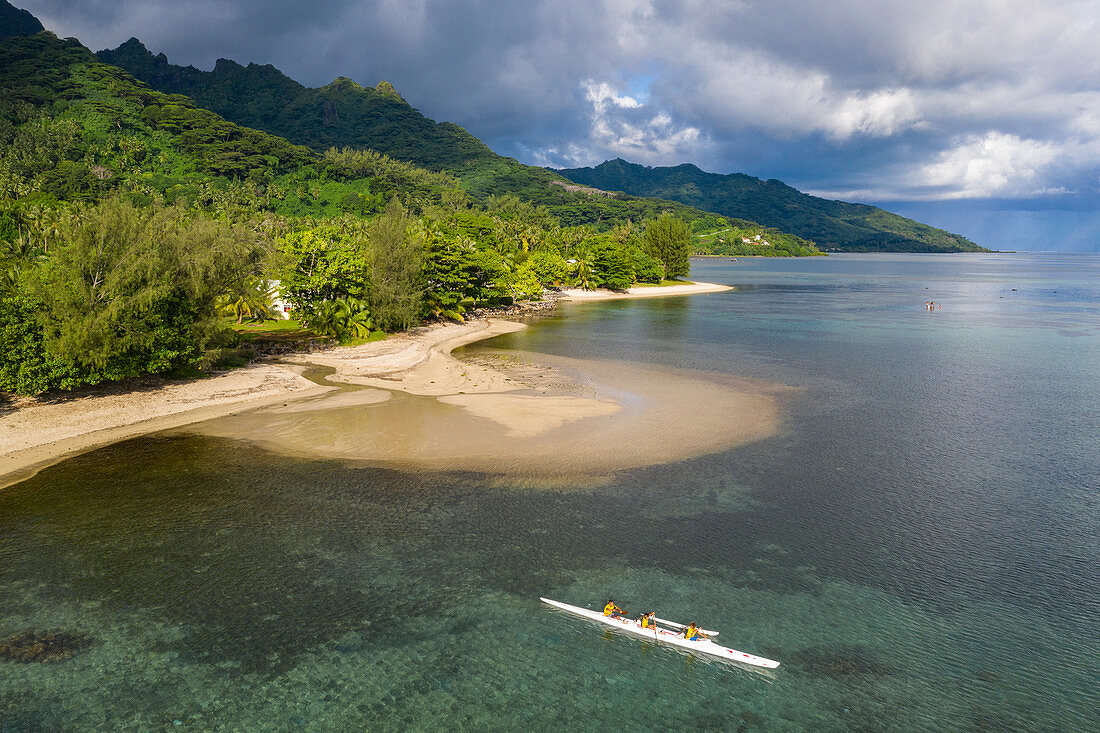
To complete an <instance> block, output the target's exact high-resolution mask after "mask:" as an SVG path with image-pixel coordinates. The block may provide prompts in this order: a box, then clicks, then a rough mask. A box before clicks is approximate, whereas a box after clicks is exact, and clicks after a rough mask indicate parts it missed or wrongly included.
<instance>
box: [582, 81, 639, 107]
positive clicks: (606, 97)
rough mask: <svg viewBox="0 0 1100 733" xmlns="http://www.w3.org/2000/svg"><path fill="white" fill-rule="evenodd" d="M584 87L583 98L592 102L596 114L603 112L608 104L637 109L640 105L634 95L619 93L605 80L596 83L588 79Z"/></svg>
mask: <svg viewBox="0 0 1100 733" xmlns="http://www.w3.org/2000/svg"><path fill="white" fill-rule="evenodd" d="M584 88H585V94H584V98H585V99H587V100H588V101H589V102H591V103H592V107H593V108H594V109H595V110H596V114H597V115H602V114H604V113H605V112H606V111H607V108H608V106H614V107H618V108H619V109H637V108H638V107H641V106H642V105H641V103H640V102H638V100H636V99H634V97H628V96H626V95H620V94H619V93H618V92H616V91H615V89H614V88H613V87H612V86H611V85H610V84H608V83H607V82H606V81H604V82H600V83H598V84H597V83H596V82H594V81H592V80H591V79H589V80H588V81H586V82H585V83H584Z"/></svg>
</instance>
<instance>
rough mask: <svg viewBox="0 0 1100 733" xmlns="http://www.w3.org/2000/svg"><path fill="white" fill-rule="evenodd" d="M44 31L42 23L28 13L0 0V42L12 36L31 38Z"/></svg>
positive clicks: (5, 0)
mask: <svg viewBox="0 0 1100 733" xmlns="http://www.w3.org/2000/svg"><path fill="white" fill-rule="evenodd" d="M44 30H46V29H45V27H43V25H42V21H40V20H39V19H38V18H36V17H34V15H32V14H31V13H30V12H29V11H27V10H22V9H20V8H17V7H15V6H14V5H12V4H11V3H9V2H7V0H0V40H3V39H5V38H10V37H12V36H33V35H34V34H35V33H40V32H42V31H44Z"/></svg>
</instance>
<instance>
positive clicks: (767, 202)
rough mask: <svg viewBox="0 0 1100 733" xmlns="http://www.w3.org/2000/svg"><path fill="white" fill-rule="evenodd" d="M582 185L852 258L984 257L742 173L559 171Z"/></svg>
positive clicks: (938, 235)
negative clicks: (725, 219)
mask: <svg viewBox="0 0 1100 733" xmlns="http://www.w3.org/2000/svg"><path fill="white" fill-rule="evenodd" d="M556 172H558V173H561V174H562V175H564V176H565V177H566V178H568V179H569V180H571V181H574V182H576V183H579V184H583V185H585V186H595V187H597V188H601V189H606V190H609V191H625V192H626V193H629V194H632V195H635V196H654V197H656V198H662V199H670V200H672V201H679V202H681V203H684V204H688V205H689V206H694V207H697V208H700V209H703V210H705V211H714V212H717V213H719V214H724V215H725V216H736V217H741V218H744V219H751V220H753V221H758V222H761V223H763V224H766V225H767V226H770V227H775V228H777V229H780V230H783V231H786V232H792V233H794V234H797V235H799V236H800V237H805V238H807V239H811V240H813V241H815V242H816V243H817V244H818V245H819V246H820V247H824V248H836V249H840V250H844V251H851V252H898V251H903V252H977V251H985V249H984V248H983V247H980V246H978V245H976V244H974V243H973V242H971V241H970V240H968V239H966V238H965V237H961V236H959V235H958V234H952V233H950V232H946V231H944V230H942V229H936V228H935V227H930V226H928V225H926V224H921V223H920V222H916V221H913V220H912V219H906V218H904V217H901V216H898V215H897V214H891V213H890V212H889V211H885V210H883V209H880V208H878V207H876V206H868V205H866V204H850V203H845V202H843V201H830V200H827V199H822V198H817V197H816V196H809V195H807V194H804V193H802V192H800V191H798V190H796V189H794V188H791V187H790V186H788V185H786V184H785V183H782V182H781V181H776V180H770V181H761V180H760V179H759V178H753V177H752V176H747V175H744V174H741V173H733V174H730V175H719V174H717V173H707V172H705V171H702V170H700V169H699V168H697V167H696V166H694V165H691V164H690V163H685V164H683V165H678V166H674V167H657V168H652V167H649V166H644V165H637V164H635V163H629V162H627V161H625V160H622V159H616V160H609V161H607V162H605V163H602V164H600V165H598V166H596V167H595V168H570V169H566V170H561V171H556Z"/></svg>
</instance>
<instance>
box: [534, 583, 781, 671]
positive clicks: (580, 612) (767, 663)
mask: <svg viewBox="0 0 1100 733" xmlns="http://www.w3.org/2000/svg"><path fill="white" fill-rule="evenodd" d="M539 600H541V601H542V602H543V603H546V604H549V605H551V606H553V607H554V608H558V609H561V610H562V611H567V612H568V613H572V614H574V615H577V616H580V617H581V618H586V619H588V620H589V621H595V622H597V623H601V624H605V625H607V626H610V627H612V628H614V629H618V630H619V631H624V632H626V633H628V634H632V635H634V636H638V637H641V638H643V639H648V640H649V641H653V642H656V643H658V644H668V645H669V646H675V647H679V648H681V649H686V650H688V651H692V652H698V653H700V654H706V655H707V656H710V657H717V658H718V659H728V660H731V661H734V662H741V663H742V664H751V665H753V666H754V667H765V668H767V669H775V668H776V667H778V666H779V662H776V661H773V660H771V659H764V658H763V657H758V656H756V655H754V654H748V653H747V652H741V651H738V650H736V649H730V648H729V647H724V646H721V645H720V644H715V643H714V642H713V641H710V640H709V639H700V640H699V641H688V640H687V639H685V638H684V637H683V636H682V635H681V634H677V633H674V632H672V631H666V630H665V629H653V628H649V629H643V628H642V627H641V625H640V624H639V623H638V622H637V621H634V620H631V619H628V618H621V617H620V618H611V617H610V616H604V615H603V613H601V612H599V611H591V610H589V609H587V608H581V607H580V606H570V605H569V604H568V603H562V602H561V601H552V600H550V599H549V598H540V599H539Z"/></svg>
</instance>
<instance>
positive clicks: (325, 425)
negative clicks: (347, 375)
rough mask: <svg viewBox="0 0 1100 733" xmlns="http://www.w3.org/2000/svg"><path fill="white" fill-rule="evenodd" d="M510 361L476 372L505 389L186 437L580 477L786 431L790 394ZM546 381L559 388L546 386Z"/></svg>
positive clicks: (636, 370)
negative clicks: (783, 405)
mask: <svg viewBox="0 0 1100 733" xmlns="http://www.w3.org/2000/svg"><path fill="white" fill-rule="evenodd" d="M504 353H505V354H506V355H507V360H506V361H502V363H501V364H500V365H497V366H478V367H477V369H479V370H481V369H488V370H489V371H492V372H496V376H495V377H494V379H495V380H503V379H511V380H512V382H511V386H510V388H509V389H508V390H507V391H503V392H491V391H482V392H475V393H467V394H452V395H442V396H439V395H424V394H414V393H411V392H406V391H392V392H391V395H392V396H391V398H390V399H388V400H386V401H384V402H377V403H373V404H370V405H367V406H363V407H348V408H334V409H329V410H324V411H313V412H308V413H300V414H295V415H286V414H279V413H277V412H276V411H274V410H270V409H259V410H254V411H250V412H248V413H241V414H237V415H234V416H230V417H225V418H221V419H218V420H211V421H207V422H204V423H201V424H196V425H192V426H190V427H189V428H187V429H188V431H189V432H199V433H202V434H205V435H210V436H216V437H222V438H232V439H236V440H247V441H250V442H253V443H256V444H258V445H261V446H262V447H264V448H265V449H268V450H272V451H275V452H280V453H284V454H288V455H296V456H302V457H323V458H334V459H340V460H347V461H352V462H366V463H371V464H375V465H385V466H392V467H397V468H410V467H411V468H420V469H428V470H470V471H481V472H487V473H495V474H503V475H508V476H530V477H536V478H540V479H545V478H558V477H562V478H571V477H579V476H600V475H605V474H608V473H612V472H614V471H618V470H622V469H627V468H636V467H641V466H648V465H655V464H659V463H668V462H672V461H678V460H684V459H687V458H691V457H695V456H699V455H704V454H707V453H714V452H717V451H721V450H725V449H728V448H730V447H733V446H736V445H739V444H743V443H747V442H750V441H753V440H758V439H761V438H764V437H768V436H770V435H773V434H775V432H776V431H777V430H778V427H779V422H780V421H779V406H778V405H779V399H780V397H781V395H782V393H784V392H788V391H790V390H789V388H786V387H782V386H780V385H773V384H767V383H763V382H758V381H749V380H739V379H731V378H729V377H723V376H717V375H710V374H694V373H689V372H683V371H679V370H674V369H667V368H656V367H649V366H644V365H636V364H627V363H622V362H599V361H590V360H579V359H569V358H563V357H550V356H546V355H543V354H525V353H523V352H516V351H511V350H509V351H507V352H504ZM479 361H481V363H482V364H489V363H491V362H486V361H482V360H481V358H480V357H479ZM458 363H460V364H461V363H462V362H458ZM465 366H466V367H467V369H470V367H471V366H472V365H469V364H467V365H465ZM480 373H483V372H480V371H479V374H480ZM540 375H541V377H542V378H540ZM481 378H483V377H479V379H481ZM543 380H545V381H547V382H549V383H550V384H551V385H552V386H550V387H542V386H541V385H540V382H541V381H543ZM368 389H370V388H368ZM315 399H316V400H319V401H323V400H325V399H327V397H321V398H315ZM310 401H313V400H310Z"/></svg>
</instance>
